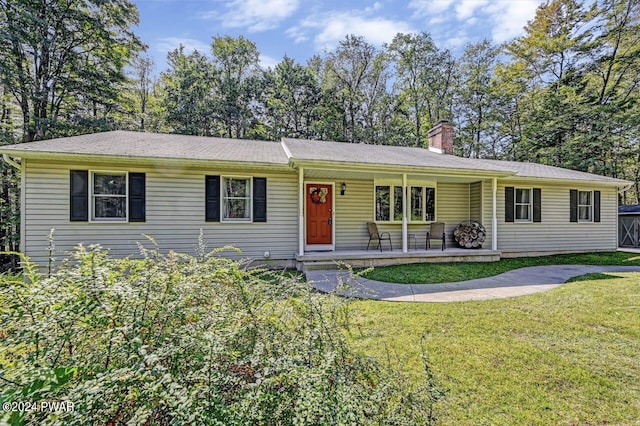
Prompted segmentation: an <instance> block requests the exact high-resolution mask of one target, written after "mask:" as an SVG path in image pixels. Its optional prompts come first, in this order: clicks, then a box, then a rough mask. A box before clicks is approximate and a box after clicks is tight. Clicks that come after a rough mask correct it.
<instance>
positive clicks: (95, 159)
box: [0, 147, 291, 171]
mask: <svg viewBox="0 0 640 426" xmlns="http://www.w3.org/2000/svg"><path fill="white" fill-rule="evenodd" d="M0 151H2V148H1V147H0ZM15 154H21V155H20V156H21V157H22V158H29V159H33V160H47V161H63V162H78V163H80V162H86V163H103V162H105V161H117V162H118V163H119V164H123V165H124V164H127V165H129V164H138V165H157V164H158V163H161V164H178V165H189V166H193V167H212V166H217V167H229V166H233V167H245V168H249V167H250V168H259V169H261V168H265V167H268V168H269V169H272V170H278V171H288V170H291V169H290V166H289V165H288V164H274V163H261V162H257V161H247V162H244V161H234V160H208V159H195V158H169V157H133V156H119V155H104V154H86V153H61V152H45V151H37V152H36V151H16V152H15ZM2 155H3V156H6V155H7V154H6V153H3V154H2ZM5 158H6V157H5Z"/></svg>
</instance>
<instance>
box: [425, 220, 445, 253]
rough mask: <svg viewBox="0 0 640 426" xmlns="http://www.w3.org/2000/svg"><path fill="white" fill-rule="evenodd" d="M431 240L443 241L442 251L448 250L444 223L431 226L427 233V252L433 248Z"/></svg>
mask: <svg viewBox="0 0 640 426" xmlns="http://www.w3.org/2000/svg"><path fill="white" fill-rule="evenodd" d="M431 240H440V241H442V251H444V249H445V248H447V243H446V239H445V235H444V222H433V223H432V224H431V225H430V226H429V230H428V231H427V242H426V244H425V249H426V250H429V248H430V247H431Z"/></svg>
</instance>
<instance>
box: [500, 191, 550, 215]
mask: <svg viewBox="0 0 640 426" xmlns="http://www.w3.org/2000/svg"><path fill="white" fill-rule="evenodd" d="M504 221H505V222H522V223H529V222H534V223H536V222H542V190H541V189H540V188H515V187H513V186H507V187H505V188H504Z"/></svg>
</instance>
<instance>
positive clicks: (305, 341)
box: [0, 246, 442, 425]
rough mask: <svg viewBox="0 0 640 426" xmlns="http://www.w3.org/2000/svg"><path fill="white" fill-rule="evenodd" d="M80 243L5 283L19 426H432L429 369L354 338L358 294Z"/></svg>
mask: <svg viewBox="0 0 640 426" xmlns="http://www.w3.org/2000/svg"><path fill="white" fill-rule="evenodd" d="M141 250H142V254H143V257H142V259H114V258H111V257H110V256H109V255H108V252H107V251H105V250H103V249H101V248H100V247H98V246H91V247H83V246H79V247H78V248H77V249H76V250H75V252H74V253H73V255H72V256H71V257H70V259H68V260H66V261H64V262H62V264H61V266H60V267H59V268H57V270H55V271H54V272H53V273H52V274H51V276H50V277H43V276H41V275H40V274H39V273H38V269H37V268H36V266H35V265H33V264H31V263H29V262H28V259H26V258H24V257H23V261H24V262H23V263H24V265H23V271H24V279H22V278H21V279H17V278H12V277H9V276H3V277H1V278H0V309H1V312H0V334H1V335H2V340H1V342H2V343H1V344H0V348H1V351H2V352H0V363H1V364H0V367H1V371H0V381H1V382H2V385H1V386H0V389H2V393H1V394H0V400H1V401H0V402H2V403H5V402H9V403H12V402H13V403H15V402H20V401H22V402H24V401H27V402H33V401H47V402H52V401H62V402H71V403H72V404H73V409H72V410H71V409H69V406H68V405H67V406H66V407H65V408H66V410H58V411H57V412H51V410H50V409H49V410H42V409H39V410H35V411H28V412H26V411H11V412H7V413H4V418H3V419H4V421H5V422H9V423H11V424H23V423H25V424H69V425H86V424H108V425H116V424H145V425H150V424H153V425H179V424H206V425H323V424H330V425H334V424H371V425H379V424H393V425H403V424H406V425H417V424H431V423H432V422H433V421H434V420H435V416H434V412H433V405H434V402H435V401H437V400H438V399H439V398H440V396H441V395H442V394H441V392H440V390H439V389H438V388H437V387H436V386H434V385H433V380H432V378H431V376H430V375H429V374H428V373H429V371H428V370H427V374H426V379H425V386H424V387H422V388H420V389H408V388H407V385H406V383H407V381H406V380H405V378H404V377H403V376H402V375H401V374H400V373H398V372H395V371H393V370H391V369H390V368H388V367H386V366H384V365H382V364H380V363H378V362H376V361H374V360H373V359H369V358H368V357H366V356H363V355H361V354H359V353H356V352H355V351H354V350H352V349H351V348H350V347H349V345H348V344H347V338H346V337H347V333H348V320H349V315H350V314H349V301H348V300H345V299H342V298H339V297H337V296H333V295H322V294H318V293H316V292H314V291H313V290H312V289H311V288H310V287H309V286H308V285H307V284H306V283H302V282H299V280H296V279H294V278H291V277H288V276H287V275H285V274H280V273H274V272H268V271H265V270H261V269H250V268H248V267H247V263H246V262H241V261H234V260H229V259H225V258H223V257H220V253H219V252H216V251H214V252H211V253H208V254H204V251H203V250H202V248H201V249H200V251H199V254H198V256H196V257H193V256H189V255H185V254H178V253H173V252H170V253H169V254H167V255H162V254H161V253H160V252H159V251H157V250H155V249H154V250H149V251H148V250H144V249H141Z"/></svg>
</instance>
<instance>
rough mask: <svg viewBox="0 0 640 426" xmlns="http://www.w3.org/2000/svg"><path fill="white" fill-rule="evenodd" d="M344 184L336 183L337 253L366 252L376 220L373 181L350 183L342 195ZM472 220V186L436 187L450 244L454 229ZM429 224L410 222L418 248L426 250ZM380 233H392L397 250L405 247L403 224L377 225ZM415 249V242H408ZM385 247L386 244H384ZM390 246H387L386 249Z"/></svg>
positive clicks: (438, 208)
mask: <svg viewBox="0 0 640 426" xmlns="http://www.w3.org/2000/svg"><path fill="white" fill-rule="evenodd" d="M342 182H343V181H340V182H338V181H336V182H335V184H336V192H337V195H336V216H335V217H336V250H363V249H365V248H366V247H367V242H368V241H369V234H368V232H367V222H371V221H373V219H374V195H373V190H374V189H373V186H374V182H373V181H372V180H347V181H344V182H345V183H346V184H347V191H346V194H345V195H344V196H340V195H339V190H338V188H340V185H341V184H342ZM468 219H469V184H466V183H438V184H437V188H436V220H437V221H439V222H445V223H446V234H447V244H454V242H453V230H454V229H455V227H456V225H457V224H458V223H460V222H462V221H464V220H468ZM428 229H429V225H428V224H425V223H416V224H412V223H411V222H409V225H408V233H409V234H414V235H415V236H416V243H417V244H416V246H417V248H419V249H424V247H425V237H426V233H427V230H428ZM378 230H379V231H380V232H389V233H390V235H391V242H392V244H393V248H394V249H398V250H399V249H401V248H402V224H401V223H400V222H398V223H378ZM409 243H410V248H411V249H413V241H409ZM384 244H386V243H384ZM386 248H387V246H386V245H385V249H386Z"/></svg>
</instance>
